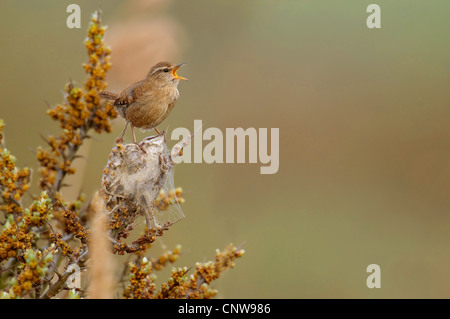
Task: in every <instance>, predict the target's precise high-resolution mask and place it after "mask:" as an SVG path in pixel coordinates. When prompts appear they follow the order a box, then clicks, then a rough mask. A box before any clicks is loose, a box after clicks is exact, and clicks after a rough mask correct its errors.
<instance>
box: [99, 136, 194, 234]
mask: <svg viewBox="0 0 450 319" xmlns="http://www.w3.org/2000/svg"><path fill="white" fill-rule="evenodd" d="M185 144H186V143H185ZM182 145H183V144H182ZM172 153H173V154H172ZM174 155H175V153H174V152H170V151H169V150H168V148H167V145H166V140H165V136H164V135H161V136H150V137H146V138H144V139H143V140H142V142H141V143H140V144H139V147H138V146H137V145H136V144H126V145H123V146H122V145H120V144H119V145H116V146H115V148H113V150H112V151H111V154H110V155H109V158H108V163H107V165H106V167H105V169H104V172H103V177H102V184H103V194H104V199H105V204H106V207H107V209H108V211H109V214H110V228H111V229H112V231H111V235H112V236H113V238H114V240H119V239H120V238H121V237H126V236H127V234H126V233H127V232H128V231H129V230H131V229H132V228H133V226H134V224H135V223H136V219H137V218H138V217H139V216H141V215H143V216H145V219H146V223H147V229H149V230H150V229H153V230H156V229H158V228H167V227H168V226H170V225H171V224H173V223H174V222H176V221H178V220H180V219H182V218H183V217H184V214H183V212H182V210H181V208H180V206H179V204H178V202H175V203H174V204H172V205H171V206H173V207H171V209H168V210H161V211H159V210H158V209H157V208H156V206H155V199H156V198H157V196H158V195H159V194H160V192H161V190H165V191H169V190H170V189H174V183H173V172H174V167H173V166H174V163H173V156H174Z"/></svg>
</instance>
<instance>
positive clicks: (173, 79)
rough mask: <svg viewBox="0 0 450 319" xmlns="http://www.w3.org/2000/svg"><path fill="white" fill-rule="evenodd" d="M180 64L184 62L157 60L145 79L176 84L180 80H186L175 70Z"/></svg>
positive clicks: (163, 83)
mask: <svg viewBox="0 0 450 319" xmlns="http://www.w3.org/2000/svg"><path fill="white" fill-rule="evenodd" d="M182 65H184V63H182V64H178V65H174V64H171V63H169V62H159V63H158V64H155V65H154V66H153V67H152V68H151V69H150V71H149V72H148V75H147V79H151V80H152V81H154V82H157V83H159V84H162V85H168V84H173V85H177V84H178V83H179V82H180V80H187V79H186V78H184V77H182V76H179V75H178V74H177V70H178V69H179V68H180V67H181V66H182Z"/></svg>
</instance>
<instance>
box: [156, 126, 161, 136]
mask: <svg viewBox="0 0 450 319" xmlns="http://www.w3.org/2000/svg"><path fill="white" fill-rule="evenodd" d="M155 131H156V133H158V135H161V133H160V132H159V131H158V129H157V128H156V127H155Z"/></svg>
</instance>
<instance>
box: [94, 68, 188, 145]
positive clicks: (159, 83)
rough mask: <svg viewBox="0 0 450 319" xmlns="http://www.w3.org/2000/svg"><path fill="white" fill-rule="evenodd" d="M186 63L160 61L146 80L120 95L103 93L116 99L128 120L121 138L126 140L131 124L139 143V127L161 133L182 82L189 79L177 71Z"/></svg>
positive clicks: (134, 138) (119, 110)
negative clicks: (137, 131) (160, 128)
mask: <svg viewBox="0 0 450 319" xmlns="http://www.w3.org/2000/svg"><path fill="white" fill-rule="evenodd" d="M182 65H184V63H182V64H178V65H174V64H171V63H169V62H160V63H157V64H156V65H154V66H153V67H152V68H151V69H150V71H149V72H148V74H147V77H146V78H145V79H143V80H141V81H139V82H136V83H133V84H131V85H129V86H127V87H126V88H125V89H123V90H122V91H121V92H120V93H119V94H116V93H111V92H106V91H103V92H100V96H101V97H103V98H105V99H108V100H113V101H114V106H115V108H116V109H117V111H118V113H119V114H120V115H121V116H122V117H123V118H124V119H125V120H126V121H127V123H126V124H125V128H124V129H123V132H122V135H121V136H120V138H119V140H120V141H122V140H123V136H124V134H125V131H126V129H127V126H128V123H130V126H131V133H132V134H133V142H134V143H135V144H136V145H139V144H138V143H137V142H136V135H135V133H134V128H135V127H138V128H141V129H144V130H151V129H155V131H156V132H157V133H158V135H160V134H161V133H160V132H159V131H158V129H157V128H156V127H157V126H158V125H159V124H160V123H161V122H162V121H164V120H165V119H166V117H167V116H168V115H169V113H170V111H172V109H173V107H174V106H175V102H176V100H177V99H178V97H179V95H180V93H179V91H178V83H180V80H187V79H186V78H184V77H182V76H179V75H178V74H177V70H178V69H179V68H180V67H181V66H182Z"/></svg>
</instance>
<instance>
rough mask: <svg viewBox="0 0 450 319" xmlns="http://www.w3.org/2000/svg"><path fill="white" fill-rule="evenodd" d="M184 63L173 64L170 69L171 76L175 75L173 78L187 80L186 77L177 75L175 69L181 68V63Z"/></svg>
mask: <svg viewBox="0 0 450 319" xmlns="http://www.w3.org/2000/svg"><path fill="white" fill-rule="evenodd" d="M185 64H186V63H181V64H178V65H177V66H175V68H174V69H173V70H172V74H173V76H174V77H175V79H178V80H186V81H187V79H186V78H184V77H182V76H179V75H178V74H177V70H178V69H179V68H181V67H182V66H183V65H185Z"/></svg>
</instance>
